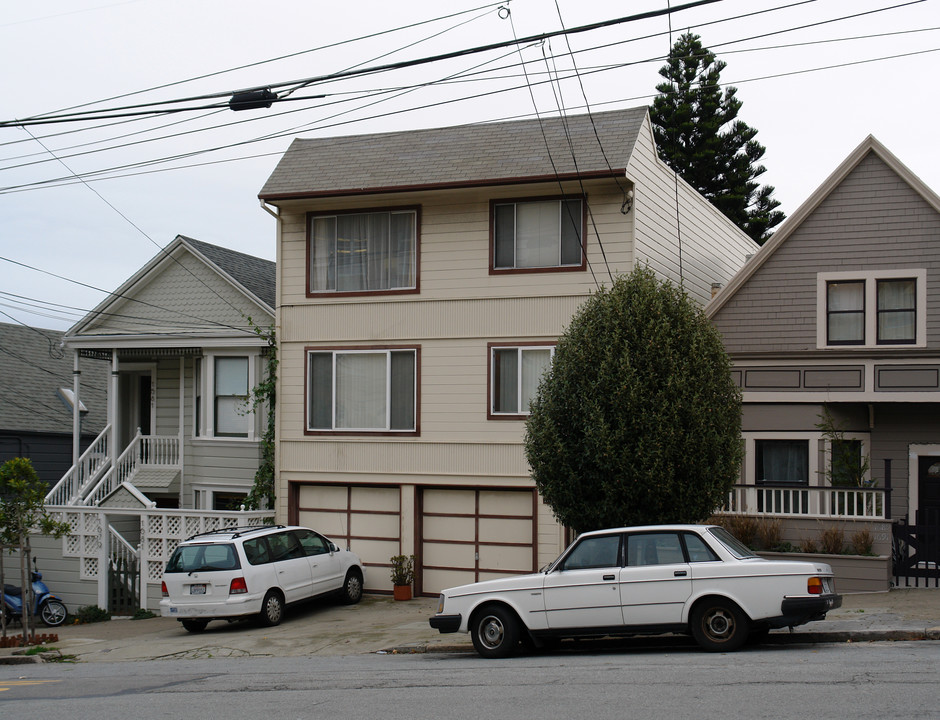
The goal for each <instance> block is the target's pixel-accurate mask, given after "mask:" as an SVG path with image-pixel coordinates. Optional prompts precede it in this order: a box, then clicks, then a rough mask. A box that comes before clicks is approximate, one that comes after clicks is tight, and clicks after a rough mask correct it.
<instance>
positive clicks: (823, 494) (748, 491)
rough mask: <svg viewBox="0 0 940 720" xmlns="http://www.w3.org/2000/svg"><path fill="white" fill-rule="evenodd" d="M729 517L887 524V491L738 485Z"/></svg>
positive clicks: (730, 496) (730, 501) (731, 497)
mask: <svg viewBox="0 0 940 720" xmlns="http://www.w3.org/2000/svg"><path fill="white" fill-rule="evenodd" d="M720 512H721V513H723V514H728V515H767V516H773V517H803V518H856V519H860V518H864V519H867V520H886V519H888V518H886V517H885V490H884V488H850V487H829V486H823V487H810V486H806V485H798V486H793V485H735V486H734V488H733V489H732V490H731V492H730V493H729V494H728V503H727V505H726V506H725V507H724V508H722V509H721V511H720Z"/></svg>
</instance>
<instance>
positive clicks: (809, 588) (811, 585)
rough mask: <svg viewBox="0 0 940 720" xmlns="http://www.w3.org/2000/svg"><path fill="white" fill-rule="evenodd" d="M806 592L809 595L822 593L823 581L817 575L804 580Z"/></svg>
mask: <svg viewBox="0 0 940 720" xmlns="http://www.w3.org/2000/svg"><path fill="white" fill-rule="evenodd" d="M806 592H808V593H809V594H810V595H822V592H823V582H822V580H821V579H820V578H818V577H811V578H810V579H809V580H807V581H806Z"/></svg>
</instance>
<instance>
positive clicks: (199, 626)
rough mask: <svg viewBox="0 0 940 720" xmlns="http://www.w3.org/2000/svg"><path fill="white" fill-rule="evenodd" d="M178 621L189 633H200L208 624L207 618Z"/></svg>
mask: <svg viewBox="0 0 940 720" xmlns="http://www.w3.org/2000/svg"><path fill="white" fill-rule="evenodd" d="M180 623H181V624H182V625H183V627H184V628H186V629H187V630H188V631H189V632H191V633H201V632H202V631H203V630H205V629H206V625H208V624H209V621H208V620H180Z"/></svg>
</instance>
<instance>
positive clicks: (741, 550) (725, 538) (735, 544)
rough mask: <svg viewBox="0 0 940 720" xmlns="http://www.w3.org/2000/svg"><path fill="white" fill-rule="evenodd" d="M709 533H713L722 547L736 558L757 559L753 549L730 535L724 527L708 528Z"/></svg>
mask: <svg viewBox="0 0 940 720" xmlns="http://www.w3.org/2000/svg"><path fill="white" fill-rule="evenodd" d="M708 532H709V533H711V534H712V535H713V536H714V537H715V538H716V539H717V540H718V542H720V543H721V544H722V545H724V546H725V547H726V548H727V549H728V552H730V553H731V554H732V555H734V556H735V557H736V558H740V559H742V560H743V559H745V558H754V557H757V555H755V554H754V553H753V552H751V549H750V548H749V547H748V546H747V545H745V544H744V543H743V542H741V541H740V540H738V539H737V538H736V537H735V536H734V535H732V534H731V533H729V532H728V531H727V530H725V529H724V528H723V527H711V528H708Z"/></svg>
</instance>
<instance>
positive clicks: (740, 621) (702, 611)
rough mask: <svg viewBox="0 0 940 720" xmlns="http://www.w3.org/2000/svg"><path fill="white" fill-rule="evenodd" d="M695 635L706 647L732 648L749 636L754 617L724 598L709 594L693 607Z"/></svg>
mask: <svg viewBox="0 0 940 720" xmlns="http://www.w3.org/2000/svg"><path fill="white" fill-rule="evenodd" d="M691 624H692V637H694V638H695V642H697V643H698V644H699V645H700V646H701V647H702V649H703V650H707V651H709V652H731V651H732V650H737V649H738V648H740V647H741V646H742V645H743V644H744V643H745V642H746V641H747V638H748V633H749V632H750V621H749V620H748V618H747V616H746V615H745V614H744V613H743V612H742V611H741V608H739V607H738V606H737V605H735V604H734V603H733V602H731V601H730V600H724V599H722V598H706V599H705V600H703V601H701V602H700V603H699V604H698V605H696V606H695V608H694V609H693V610H692V622H691Z"/></svg>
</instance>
